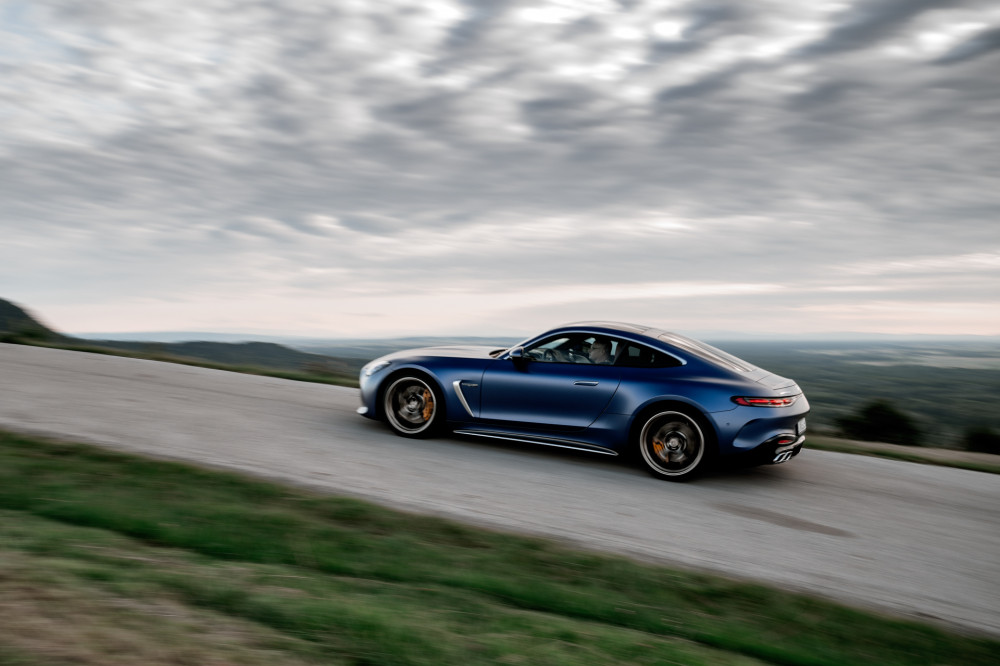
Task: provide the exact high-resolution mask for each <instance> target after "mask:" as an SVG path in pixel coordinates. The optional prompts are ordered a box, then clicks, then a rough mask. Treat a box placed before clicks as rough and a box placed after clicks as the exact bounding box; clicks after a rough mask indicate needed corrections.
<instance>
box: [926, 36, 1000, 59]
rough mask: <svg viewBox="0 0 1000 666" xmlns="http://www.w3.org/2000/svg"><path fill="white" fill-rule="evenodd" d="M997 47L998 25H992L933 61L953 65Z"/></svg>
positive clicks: (991, 51) (998, 38) (999, 40)
mask: <svg viewBox="0 0 1000 666" xmlns="http://www.w3.org/2000/svg"><path fill="white" fill-rule="evenodd" d="M998 49H1000V27H994V28H991V29H989V30H983V31H982V32H980V33H979V34H977V35H975V36H973V37H972V38H971V39H968V40H966V41H964V42H962V43H961V44H958V45H956V46H955V47H953V48H952V49H951V50H950V51H948V52H947V53H945V54H944V55H943V56H941V57H940V58H938V59H937V60H935V61H934V62H935V63H936V64H938V65H954V64H956V63H960V62H965V61H966V60H972V59H973V58H979V57H980V56H984V55H987V54H989V53H993V52H995V51H997V50H998Z"/></svg>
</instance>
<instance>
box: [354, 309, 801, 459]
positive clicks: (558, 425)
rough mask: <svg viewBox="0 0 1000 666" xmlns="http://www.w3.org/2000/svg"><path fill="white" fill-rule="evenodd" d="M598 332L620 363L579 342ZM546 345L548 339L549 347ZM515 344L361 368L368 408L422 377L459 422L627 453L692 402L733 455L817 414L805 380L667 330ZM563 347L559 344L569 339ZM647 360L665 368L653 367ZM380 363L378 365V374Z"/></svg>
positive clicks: (377, 412)
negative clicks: (592, 357) (396, 386)
mask: <svg viewBox="0 0 1000 666" xmlns="http://www.w3.org/2000/svg"><path fill="white" fill-rule="evenodd" d="M595 337H606V338H611V339H613V340H614V341H615V349H616V352H620V354H617V356H619V358H615V359H612V362H611V364H610V365H596V364H591V363H589V362H587V360H586V356H584V355H581V353H583V352H584V351H585V350H583V349H579V348H576V346H575V345H576V342H578V341H581V340H585V339H586V340H593V339H594V338H595ZM562 338H566V339H567V340H569V342H567V343H566V344H565V345H564V346H563V347H562V348H561V349H562V353H561V356H560V359H559V360H555V361H552V360H551V359H550V361H545V360H543V358H542V353H541V352H542V351H544V349H545V348H548V347H552V344H555V343H552V344H550V343H551V341H553V340H560V339H562ZM678 340H679V342H678ZM671 341H673V342H671ZM543 342H544V343H546V345H545V346H540V345H541V343H543ZM675 343H676V344H675ZM630 347H632V348H633V349H630ZM516 349H518V350H520V351H519V353H520V354H521V356H522V358H520V359H517V358H514V356H517V354H512V353H511V351H512V350H506V351H505V352H503V353H499V354H497V355H496V356H495V357H492V356H490V352H491V351H495V350H491V348H488V347H458V346H455V347H435V348H427V349H416V350H409V351H403V352H398V353H395V354H390V355H388V356H384V357H382V358H379V359H376V360H375V361H372V362H371V363H369V364H368V365H367V366H366V367H365V369H363V370H362V372H361V403H362V406H363V407H366V408H367V412H366V413H364V416H366V417H368V418H381V417H382V408H381V405H379V404H378V403H379V392H380V390H381V389H382V388H383V387H385V386H386V385H387V384H386V382H387V380H389V379H391V378H394V377H398V376H401V374H420V375H423V376H425V377H427V378H429V379H430V380H431V381H433V382H434V383H435V384H436V385H437V387H438V388H439V390H440V392H441V394H442V395H443V396H444V402H445V413H446V418H447V424H448V425H449V427H451V428H452V429H461V430H462V431H464V432H467V433H479V434H481V435H483V434H485V435H489V436H503V435H505V434H506V435H509V436H512V437H517V438H519V439H521V440H522V441H524V440H528V441H537V442H538V443H542V444H553V442H556V441H558V442H564V441H572V442H578V443H581V444H583V445H584V447H586V446H591V447H600V448H601V449H604V450H608V451H616V452H622V451H624V450H626V449H627V448H629V447H632V446H634V445H635V442H634V441H633V440H632V439H631V438H632V436H633V435H634V434H635V432H636V430H638V429H639V428H640V427H641V425H642V423H644V422H645V419H646V418H648V417H649V415H650V414H652V413H656V412H657V411H683V412H686V413H689V414H692V415H695V416H697V417H698V418H699V422H700V423H701V424H702V426H703V427H706V428H708V429H709V432H708V433H706V434H707V435H708V436H709V438H710V440H712V441H714V442H715V443H716V444H717V448H718V453H719V454H721V455H728V454H735V453H747V452H752V451H755V450H756V449H758V448H760V447H762V446H763V447H764V448H768V447H770V448H771V449H773V448H774V446H775V445H774V438H775V437H776V436H778V435H789V434H790V435H792V436H795V437H798V436H799V435H800V434H801V433H799V432H797V431H796V427H797V425H798V424H799V423H800V422H801V420H802V419H803V418H804V417H805V416H806V415H807V414H808V412H809V403H808V401H807V400H806V398H805V396H804V395H801V390H800V389H799V387H798V386H797V385H796V384H795V382H794V381H792V380H790V379H786V378H784V377H779V376H777V375H774V374H772V373H770V372H768V371H767V370H764V369H761V368H757V367H754V366H753V365H751V364H749V363H746V362H745V361H741V360H740V359H737V358H735V357H732V356H730V355H728V354H725V352H721V351H719V350H715V349H713V348H711V347H707V346H705V345H703V344H702V343H698V342H697V341H693V340H689V339H686V338H680V336H674V335H672V334H666V333H665V332H663V331H659V330H656V329H651V328H644V327H638V326H631V325H621V324H609V323H593V324H574V325H569V326H564V327H560V328H557V329H552V330H551V331H547V332H545V333H543V334H541V335H539V336H536V337H534V338H530V339H528V340H526V341H525V342H524V343H522V344H520V345H518V346H517V347H516ZM555 349H556V350H557V351H558V350H559V349H560V347H559V345H558V344H555ZM571 351H572V352H574V353H572V354H571V353H570V352H571ZM533 354H534V355H533ZM630 354H631V356H630ZM571 359H572V360H571ZM647 359H653V361H652V362H653V363H656V364H659V365H658V366H657V367H654V366H653V365H642V363H643V362H644V360H647ZM616 362H617V364H616ZM629 363H632V364H633V365H629ZM371 368H376V369H375V370H374V371H373V372H371V374H370V375H369V374H368V370H369V369H371ZM456 382H457V383H458V385H459V386H460V387H461V394H462V397H464V399H465V400H464V403H465V404H463V401H462V400H461V399H460V397H459V394H458V392H457V391H456V386H455V384H456ZM793 395H797V396H798V397H797V399H796V401H795V402H794V404H792V405H790V406H785V407H776V408H773V407H756V406H755V407H747V406H740V405H737V404H735V403H734V402H733V398H734V397H736V396H744V397H767V398H776V397H783V396H793ZM466 406H467V407H466ZM553 445H555V444H553ZM758 452H759V453H760V452H761V451H758ZM766 452H767V451H763V453H766Z"/></svg>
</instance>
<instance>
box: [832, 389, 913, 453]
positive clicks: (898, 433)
mask: <svg viewBox="0 0 1000 666" xmlns="http://www.w3.org/2000/svg"><path fill="white" fill-rule="evenodd" d="M837 426H838V427H839V428H840V432H841V434H842V435H844V436H845V437H848V438H850V439H859V440H869V441H875V442H889V443H890V444H906V445H908V446H920V445H921V443H922V442H923V437H922V435H921V432H920V428H919V427H918V426H917V423H916V422H915V421H914V420H913V419H912V418H911V417H909V416H908V415H906V414H905V413H903V412H901V411H900V410H898V409H896V407H895V405H893V404H892V403H891V402H889V401H888V400H874V401H872V402H869V403H868V404H866V405H864V406H863V407H861V409H859V410H858V411H857V412H855V413H854V414H852V415H850V416H844V417H841V418H839V419H837Z"/></svg>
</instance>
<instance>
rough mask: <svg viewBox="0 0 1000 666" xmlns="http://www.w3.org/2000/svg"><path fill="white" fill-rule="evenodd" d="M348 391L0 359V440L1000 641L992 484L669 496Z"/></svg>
mask: <svg viewBox="0 0 1000 666" xmlns="http://www.w3.org/2000/svg"><path fill="white" fill-rule="evenodd" d="M357 405H358V397H357V391H356V390H354V389H348V388H341V387H332V386H325V385H319V384H307V383H301V382H293V381H286V380H281V379H272V378H267V377H256V376H252V375H239V374H233V373H227V372H221V371H215V370H206V369H201V368H192V367H186V366H180V365H171V364H167V363H158V362H154V361H142V360H134V359H125V358H116V357H111V356H100V355H93V354H84V353H79V352H69V351H62V350H51V349H41V348H34V347H22V346H15V345H6V344H0V427H5V428H11V429H17V430H22V431H29V432H36V433H45V434H52V435H57V436H63V437H66V438H70V439H75V440H78V441H89V442H93V443H99V444H102V445H106V446H109V447H113V448H117V449H123V450H127V451H133V452H139V453H145V454H151V455H154V456H159V457H166V458H176V459H184V460H190V461H196V462H199V463H204V464H209V465H213V466H219V467H225V468H229V469H235V470H240V471H244V472H250V473H252V474H256V475H261V476H265V477H268V478H271V479H276V480H282V481H287V482H294V483H297V484H305V485H308V486H311V487H313V488H318V489H322V490H324V491H330V492H335V493H342V494H349V495H354V496H360V497H364V498H368V499H372V500H375V501H377V502H380V503H383V504H388V505H391V506H394V507H397V508H404V509H410V510H415V511H420V512H424V513H433V514H438V515H444V516H448V517H452V518H457V519H461V520H465V521H471V522H474V523H477V524H481V525H487V526H491V527H497V528H501V529H505V530H516V531H521V532H528V533H533V534H539V535H545V536H549V537H555V538H559V539H563V540H568V541H571V542H574V543H576V544H581V545H584V546H586V547H589V548H594V549H599V550H606V551H613V552H618V553H625V554H628V555H631V556H635V557H639V558H642V559H646V560H655V561H662V562H667V563H671V564H680V565H684V566H688V567H694V568H698V569H703V570H709V571H715V572H723V573H727V574H730V575H736V576H739V577H744V578H749V579H753V580H759V581H764V582H768V583H774V584H778V585H780V586H782V587H786V588H791V589H796V590H804V591H808V592H811V593H814V594H820V595H823V596H827V597H831V598H834V599H837V600H841V601H846V602H848V603H854V604H858V605H864V606H869V607H876V608H882V609H885V610H888V611H891V612H895V613H900V614H903V615H907V616H911V617H919V618H923V619H932V620H937V621H941V622H944V623H948V624H952V625H958V626H959V627H964V628H969V629H972V630H975V631H984V632H988V633H990V634H993V635H1000V514H998V510H1000V476H998V475H990V474H985V473H981V472H970V471H965V470H958V469H950V468H943V467H932V466H928V465H919V464H914V463H906V462H897V461H890V460H881V459H876V458H868V457H861V456H853V455H848V454H840V453H830V452H825V451H809V450H806V451H804V452H803V454H802V455H800V456H799V457H798V458H796V459H795V460H794V461H792V462H791V463H788V464H786V465H780V466H775V467H764V468H757V469H751V470H742V471H737V472H724V473H718V474H715V475H712V476H709V477H707V478H704V479H701V480H699V481H696V482H694V483H686V484H676V483H670V482H667V481H661V480H658V479H654V478H652V477H650V476H648V475H647V474H646V473H645V472H643V471H642V470H640V469H638V468H636V467H633V466H630V465H627V464H623V463H622V462H620V461H618V460H616V459H609V458H605V457H603V456H592V455H588V454H575V453H572V452H564V451H559V450H550V449H538V448H533V447H531V446H528V445H514V444H512V445H506V444H503V443H489V442H484V441H480V440H475V441H473V440H464V439H461V438H458V437H447V438H440V439H435V440H425V441H410V440H405V439H402V438H399V437H396V436H394V435H392V434H391V433H390V432H389V431H388V430H387V428H386V427H384V426H382V425H381V424H378V423H375V422H372V421H369V420H368V419H364V418H362V417H360V416H358V415H357V414H355V411H354V410H355V408H356V407H357Z"/></svg>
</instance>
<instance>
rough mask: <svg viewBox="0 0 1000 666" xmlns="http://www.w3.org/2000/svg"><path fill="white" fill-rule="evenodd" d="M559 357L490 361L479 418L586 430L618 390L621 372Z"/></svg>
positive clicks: (484, 381)
mask: <svg viewBox="0 0 1000 666" xmlns="http://www.w3.org/2000/svg"><path fill="white" fill-rule="evenodd" d="M553 344H555V343H553ZM544 347H545V345H540V346H539V347H537V349H543V348H544ZM561 358H562V360H550V361H545V360H543V359H542V358H541V356H540V355H539V356H531V355H526V356H525V358H523V359H522V360H511V359H499V360H497V361H496V362H494V363H491V364H490V366H489V367H488V368H487V369H486V372H485V373H484V374H483V379H482V394H481V395H482V403H481V405H482V411H481V414H480V416H481V418H483V419H484V420H489V421H495V422H499V423H503V424H505V425H515V426H518V425H519V426H527V427H533V428H553V429H566V430H569V429H582V428H586V427H587V426H589V425H590V424H591V423H593V422H594V421H595V420H596V419H597V417H598V416H600V414H601V412H603V411H604V408H605V407H607V405H608V403H609V402H611V397H612V396H613V395H614V394H615V391H617V390H618V384H619V382H620V378H621V369H620V368H617V367H614V366H613V365H593V364H590V363H589V362H587V361H586V359H585V357H583V356H575V357H574V358H576V359H577V362H571V361H568V360H567V359H568V358H569V356H567V355H563V356H562V357H561Z"/></svg>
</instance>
